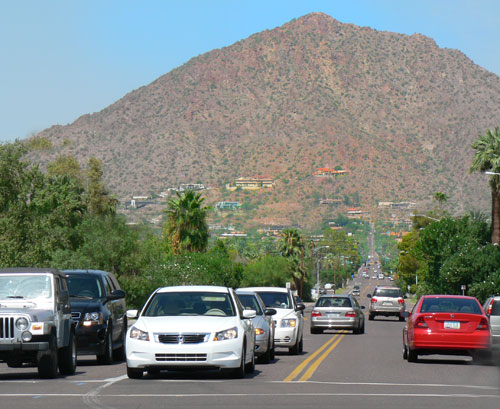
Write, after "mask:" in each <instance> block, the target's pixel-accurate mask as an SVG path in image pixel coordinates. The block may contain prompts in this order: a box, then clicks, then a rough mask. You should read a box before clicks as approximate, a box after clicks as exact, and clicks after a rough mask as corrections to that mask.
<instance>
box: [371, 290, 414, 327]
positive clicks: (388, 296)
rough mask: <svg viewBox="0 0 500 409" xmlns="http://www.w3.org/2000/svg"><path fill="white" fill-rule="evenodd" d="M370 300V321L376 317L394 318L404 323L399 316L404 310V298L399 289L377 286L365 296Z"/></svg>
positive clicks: (402, 318)
mask: <svg viewBox="0 0 500 409" xmlns="http://www.w3.org/2000/svg"><path fill="white" fill-rule="evenodd" d="M366 296H367V297H368V298H370V309H369V315H368V319H369V320H370V321H371V320H373V319H374V318H375V317H376V316H377V315H383V316H385V317H389V316H396V317H398V318H399V320H400V321H404V320H405V319H404V317H403V316H402V315H401V314H402V313H403V312H404V311H405V308H406V303H405V296H404V295H403V293H402V291H401V289H400V288H399V287H393V286H377V287H375V291H374V292H373V295H372V294H367V295H366Z"/></svg>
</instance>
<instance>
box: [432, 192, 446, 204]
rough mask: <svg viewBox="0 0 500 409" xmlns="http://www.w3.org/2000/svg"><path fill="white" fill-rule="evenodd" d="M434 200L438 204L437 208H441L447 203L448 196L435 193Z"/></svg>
mask: <svg viewBox="0 0 500 409" xmlns="http://www.w3.org/2000/svg"><path fill="white" fill-rule="evenodd" d="M434 200H435V201H436V202H438V203H439V206H442V205H443V204H444V203H446V202H447V201H448V196H447V195H446V194H445V193H443V192H436V193H434Z"/></svg>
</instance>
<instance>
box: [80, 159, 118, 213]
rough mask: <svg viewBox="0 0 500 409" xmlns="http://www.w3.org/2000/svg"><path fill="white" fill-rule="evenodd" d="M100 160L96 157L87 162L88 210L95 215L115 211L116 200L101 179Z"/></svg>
mask: <svg viewBox="0 0 500 409" xmlns="http://www.w3.org/2000/svg"><path fill="white" fill-rule="evenodd" d="M102 177H103V171H102V162H101V161H100V160H99V159H97V158H94V157H92V158H90V159H89V161H88V164H87V188H86V192H87V197H88V210H89V212H90V213H91V214H95V215H101V216H103V215H108V214H115V213H116V205H117V204H118V200H117V199H116V198H114V197H112V196H111V195H110V193H109V192H108V190H107V189H106V187H105V186H104V183H103V181H102Z"/></svg>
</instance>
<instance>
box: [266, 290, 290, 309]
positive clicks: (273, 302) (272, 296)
mask: <svg viewBox="0 0 500 409" xmlns="http://www.w3.org/2000/svg"><path fill="white" fill-rule="evenodd" d="M259 295H260V298H262V301H264V304H265V305H266V307H268V308H285V309H291V308H293V307H292V300H291V299H290V297H289V296H288V294H287V293H278V292H270V291H266V292H260V291H259Z"/></svg>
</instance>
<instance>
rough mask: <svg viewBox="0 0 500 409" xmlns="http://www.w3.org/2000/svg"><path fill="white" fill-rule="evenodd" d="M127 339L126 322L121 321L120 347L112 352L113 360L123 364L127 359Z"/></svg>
mask: <svg viewBox="0 0 500 409" xmlns="http://www.w3.org/2000/svg"><path fill="white" fill-rule="evenodd" d="M126 337H127V320H124V321H123V328H122V333H121V341H122V346H121V347H119V348H117V349H115V350H114V351H113V360H114V361H118V362H123V361H125V360H126V359H127V355H126V354H125V339H126Z"/></svg>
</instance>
